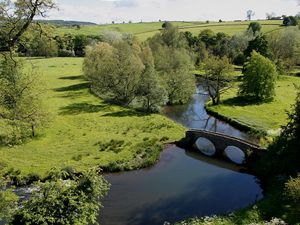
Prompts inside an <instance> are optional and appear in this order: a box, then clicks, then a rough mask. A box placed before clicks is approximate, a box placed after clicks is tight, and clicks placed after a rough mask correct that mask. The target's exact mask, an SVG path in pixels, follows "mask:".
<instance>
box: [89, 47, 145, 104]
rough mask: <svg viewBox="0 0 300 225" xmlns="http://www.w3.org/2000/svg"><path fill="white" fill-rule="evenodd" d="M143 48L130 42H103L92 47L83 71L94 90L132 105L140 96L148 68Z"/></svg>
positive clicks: (106, 97) (107, 97) (106, 96)
mask: <svg viewBox="0 0 300 225" xmlns="http://www.w3.org/2000/svg"><path fill="white" fill-rule="evenodd" d="M135 47H136V48H137V50H136V49H135ZM139 50H140V49H139V46H130V45H129V44H128V43H126V42H118V43H115V44H114V45H113V46H112V45H109V44H108V43H99V44H96V45H95V46H93V47H90V48H88V50H87V56H86V58H85V60H84V66H83V70H84V73H85V75H86V77H87V78H88V79H89V81H90V82H91V86H92V91H93V92H94V93H95V94H97V95H99V96H101V97H103V98H105V99H107V100H113V101H115V102H116V103H119V104H123V105H129V104H130V103H131V102H132V101H133V100H134V99H135V98H136V92H137V89H138V83H139V80H140V76H141V74H142V72H143V70H144V65H143V62H142V61H141V59H140V57H139V55H138V53H139V52H137V51H139Z"/></svg>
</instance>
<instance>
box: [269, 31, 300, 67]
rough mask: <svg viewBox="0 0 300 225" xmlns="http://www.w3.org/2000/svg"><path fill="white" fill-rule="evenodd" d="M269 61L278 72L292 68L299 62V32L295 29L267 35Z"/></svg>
mask: <svg viewBox="0 0 300 225" xmlns="http://www.w3.org/2000/svg"><path fill="white" fill-rule="evenodd" d="M267 38H268V43H269V49H270V56H271V59H272V60H273V61H274V62H275V63H276V65H277V68H278V69H279V70H280V72H282V73H284V72H286V71H288V70H291V69H293V68H294V66H295V65H296V64H297V63H299V62H300V31H299V29H297V28H295V27H289V28H286V29H284V30H280V31H274V32H272V33H270V34H269V35H268V37H267Z"/></svg>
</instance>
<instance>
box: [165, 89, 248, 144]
mask: <svg viewBox="0 0 300 225" xmlns="http://www.w3.org/2000/svg"><path fill="white" fill-rule="evenodd" d="M208 100H209V96H208V94H207V92H206V91H205V90H204V88H203V86H201V85H199V86H198V88H197V92H196V94H195V95H193V97H192V98H191V100H190V102H189V103H188V104H186V105H179V106H167V107H165V109H164V114H165V115H166V116H167V117H169V118H171V119H173V120H174V121H176V122H178V123H180V124H182V125H184V126H185V127H187V128H193V129H204V130H207V131H213V132H219V133H223V134H226V135H230V136H233V137H237V138H241V139H244V140H249V141H253V139H252V137H251V136H249V135H247V134H246V133H244V132H241V131H239V130H238V129H236V128H234V127H232V126H231V125H229V124H227V123H225V122H223V121H220V120H218V119H216V118H215V117H213V116H210V115H208V113H207V112H206V110H205V103H206V102H207V101H208Z"/></svg>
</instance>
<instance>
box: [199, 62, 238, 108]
mask: <svg viewBox="0 0 300 225" xmlns="http://www.w3.org/2000/svg"><path fill="white" fill-rule="evenodd" d="M204 64H205V65H204V70H205V85H206V88H207V90H208V93H209V96H210V97H211V99H212V102H213V105H219V104H220V101H221V93H222V91H223V89H224V88H226V87H228V86H229V85H228V83H229V82H230V80H231V79H230V76H228V74H229V73H230V72H232V71H233V66H232V65H231V63H230V62H229V59H228V58H227V57H223V58H218V57H215V56H210V57H208V58H207V59H206V60H205V61H204Z"/></svg>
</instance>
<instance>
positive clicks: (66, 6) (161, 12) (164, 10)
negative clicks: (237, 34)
mask: <svg viewBox="0 0 300 225" xmlns="http://www.w3.org/2000/svg"><path fill="white" fill-rule="evenodd" d="M57 1H58V4H59V8H60V11H58V12H53V13H52V14H51V17H50V18H51V19H66V20H84V21H92V22H96V23H110V22H111V21H113V20H114V21H116V22H122V21H129V20H132V21H136V22H138V21H141V20H143V21H157V20H159V19H161V20H184V21H189V20H219V19H222V20H235V19H246V11H247V10H249V9H251V10H253V11H255V17H254V18H256V19H257V18H260V19H263V18H265V16H266V13H270V12H275V13H276V15H283V14H285V15H295V14H297V12H299V11H300V7H299V5H298V4H297V0H267V1H262V0H226V1H224V0H209V1H207V0H76V1H74V0H57Z"/></svg>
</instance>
